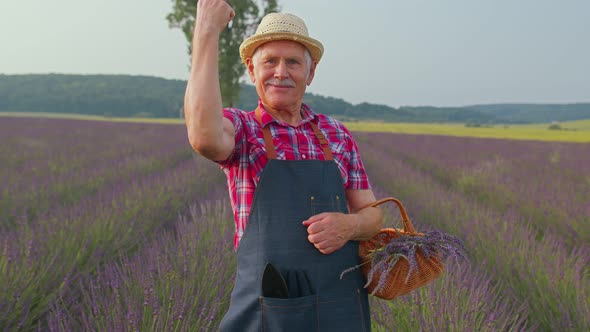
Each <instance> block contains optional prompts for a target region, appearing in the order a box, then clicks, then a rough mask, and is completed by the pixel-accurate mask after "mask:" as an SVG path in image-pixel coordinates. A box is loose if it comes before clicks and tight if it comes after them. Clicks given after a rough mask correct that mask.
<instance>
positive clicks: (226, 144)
mask: <svg viewBox="0 0 590 332" xmlns="http://www.w3.org/2000/svg"><path fill="white" fill-rule="evenodd" d="M233 16H234V11H233V9H232V8H231V7H230V6H229V4H228V3H227V2H225V1H223V0H199V2H198V3H197V15H196V20H195V30H194V34H193V42H192V59H191V71H190V77H189V79H188V83H187V86H186V93H185V97H184V116H185V120H186V128H187V133H188V139H189V142H190V144H191V146H192V147H193V149H194V150H195V151H197V152H198V153H200V154H201V155H203V156H204V157H205V158H208V159H211V160H214V161H219V160H225V159H227V157H229V155H230V154H231V152H232V150H233V148H234V145H235V142H234V136H235V130H234V127H233V124H232V123H231V121H229V120H228V119H226V118H224V117H223V112H222V108H223V106H222V101H221V89H220V87H219V66H218V57H219V55H218V52H219V35H220V34H221V32H222V31H223V29H225V28H226V26H227V24H228V23H229V22H230V21H231V19H232V18H233Z"/></svg>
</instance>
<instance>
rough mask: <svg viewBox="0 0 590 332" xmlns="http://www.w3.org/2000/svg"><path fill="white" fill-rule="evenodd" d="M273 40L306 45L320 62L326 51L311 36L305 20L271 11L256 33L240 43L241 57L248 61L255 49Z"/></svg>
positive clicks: (312, 56) (263, 19) (315, 59)
mask: <svg viewBox="0 0 590 332" xmlns="http://www.w3.org/2000/svg"><path fill="white" fill-rule="evenodd" d="M273 40H292V41H295V42H298V43H300V44H302V45H303V46H305V47H306V48H307V49H308V50H309V53H310V54H311V58H312V59H313V60H314V61H317V62H320V59H321V58H322V54H323V53H324V46H323V45H322V43H320V42H319V41H317V40H315V39H313V38H311V37H309V33H308V32H307V27H306V26H305V22H304V21H303V20H302V19H300V18H299V17H297V16H295V15H293V14H287V13H270V14H268V15H266V16H264V17H263V18H262V21H261V22H260V24H259V25H258V28H257V29H256V33H255V34H254V35H252V36H251V37H250V38H248V39H246V40H244V41H243V42H242V45H240V57H241V58H242V62H243V63H246V59H247V58H251V57H252V54H254V50H256V48H257V47H258V46H260V45H262V44H264V43H268V42H270V41H273Z"/></svg>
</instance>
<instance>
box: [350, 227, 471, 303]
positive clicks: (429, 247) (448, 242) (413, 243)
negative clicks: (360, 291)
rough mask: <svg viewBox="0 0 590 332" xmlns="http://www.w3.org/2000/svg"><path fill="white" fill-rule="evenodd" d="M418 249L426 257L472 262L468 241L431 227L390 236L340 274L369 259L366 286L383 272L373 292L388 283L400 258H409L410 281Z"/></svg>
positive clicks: (373, 293) (416, 262)
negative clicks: (422, 230) (363, 258)
mask: <svg viewBox="0 0 590 332" xmlns="http://www.w3.org/2000/svg"><path fill="white" fill-rule="evenodd" d="M418 250H420V254H422V256H424V258H426V259H427V260H428V259H430V258H431V257H432V256H433V255H435V256H436V257H438V258H439V259H440V260H441V261H445V260H447V259H448V258H449V257H450V258H454V259H455V260H456V261H460V260H463V261H465V262H469V259H468V257H467V249H466V248H465V245H464V244H463V242H462V241H461V240H459V239H458V238H457V237H455V236H453V235H450V234H447V233H443V232H440V231H430V232H427V233H424V235H423V236H418V235H407V234H404V235H400V236H399V237H396V238H393V239H391V240H390V241H389V242H388V243H387V244H386V245H385V246H383V247H381V248H378V249H375V250H372V251H371V252H370V253H369V254H368V258H370V260H368V261H366V262H364V263H362V264H359V265H357V266H353V267H351V268H348V269H346V270H344V271H343V272H342V273H341V274H340V278H341V279H342V277H343V276H344V274H346V273H348V272H351V271H354V270H356V269H358V268H359V267H361V266H362V265H363V264H366V263H370V264H371V269H370V270H369V273H368V275H367V283H366V284H365V288H367V287H369V284H370V283H371V281H372V280H373V276H374V275H375V273H380V276H379V280H378V283H377V286H376V287H375V289H374V290H373V292H371V295H375V294H376V293H377V292H379V291H380V290H381V289H382V288H383V287H384V286H385V283H386V281H387V275H388V274H389V272H391V270H392V269H393V267H394V266H395V265H396V264H397V263H398V262H399V260H400V259H405V260H407V261H408V264H409V266H410V269H409V271H408V275H407V276H406V280H405V282H406V283H408V281H409V278H410V275H412V273H414V272H415V271H418V261H417V260H416V252H417V251H418Z"/></svg>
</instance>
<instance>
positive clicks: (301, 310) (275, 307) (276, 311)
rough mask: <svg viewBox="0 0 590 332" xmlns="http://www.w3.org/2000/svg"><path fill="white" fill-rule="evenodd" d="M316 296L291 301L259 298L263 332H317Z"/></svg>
mask: <svg viewBox="0 0 590 332" xmlns="http://www.w3.org/2000/svg"><path fill="white" fill-rule="evenodd" d="M317 302H318V299H317V295H310V296H303V297H297V298H291V299H279V298H270V297H262V296H261V297H260V311H261V316H262V330H263V331H317V330H318V315H317Z"/></svg>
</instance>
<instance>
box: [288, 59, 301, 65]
mask: <svg viewBox="0 0 590 332" xmlns="http://www.w3.org/2000/svg"><path fill="white" fill-rule="evenodd" d="M287 63H288V64H290V65H296V64H299V61H297V60H295V59H290V60H287Z"/></svg>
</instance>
